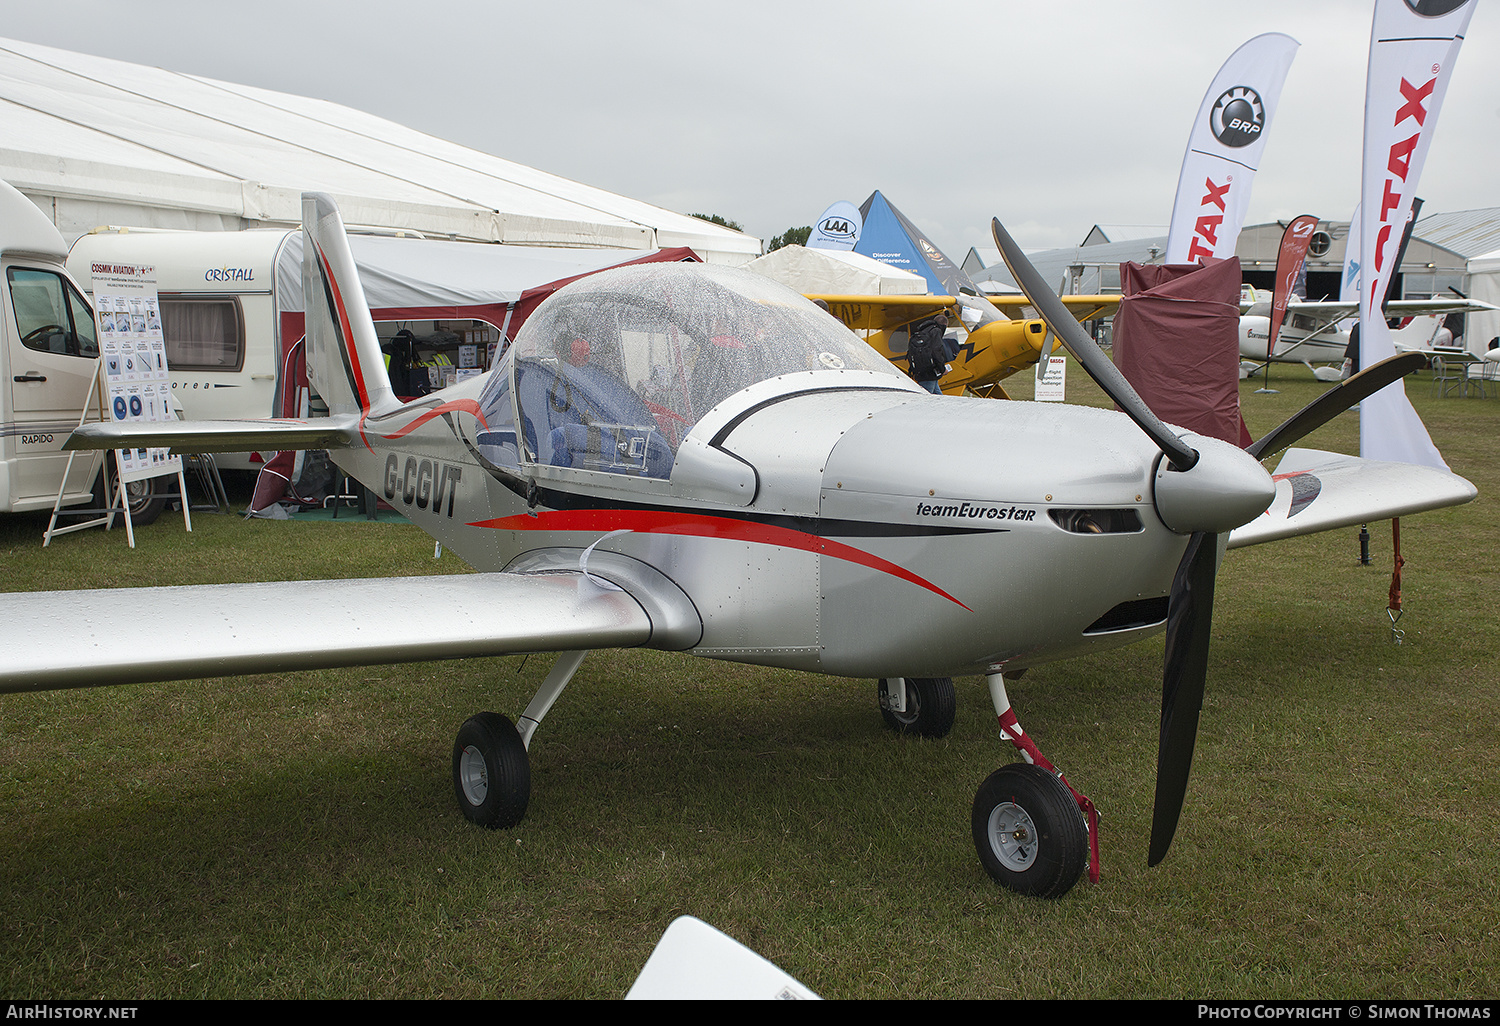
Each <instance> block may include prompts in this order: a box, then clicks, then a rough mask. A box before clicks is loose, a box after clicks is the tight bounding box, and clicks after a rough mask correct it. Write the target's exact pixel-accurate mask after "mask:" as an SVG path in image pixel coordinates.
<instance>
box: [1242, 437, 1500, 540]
mask: <svg viewBox="0 0 1500 1026" xmlns="http://www.w3.org/2000/svg"><path fill="white" fill-rule="evenodd" d="M1272 477H1273V479H1274V480H1275V481H1276V498H1275V499H1273V500H1272V502H1271V507H1270V509H1268V510H1266V511H1265V512H1264V513H1262V514H1261V515H1260V516H1258V517H1256V518H1255V519H1254V520H1252V521H1250V523H1248V524H1246V525H1245V526H1243V527H1240V528H1238V529H1236V530H1235V531H1234V532H1233V533H1232V534H1230V536H1229V546H1228V547H1229V548H1231V549H1235V548H1239V547H1240V546H1242V545H1257V544H1259V543H1261V542H1268V541H1275V540H1277V539H1279V538H1291V537H1294V536H1296V535H1302V534H1315V533H1317V532H1318V531H1328V530H1332V529H1333V528H1336V527H1348V526H1350V525H1352V524H1364V523H1369V522H1370V521H1372V520H1388V519H1390V518H1391V517H1400V516H1406V515H1407V514H1410V513H1420V512H1422V511H1423V510H1429V509H1441V508H1442V507H1444V506H1457V505H1459V504H1460V503H1465V502H1468V501H1469V500H1470V499H1473V498H1474V497H1475V496H1476V495H1478V494H1479V490H1478V489H1477V488H1475V487H1474V486H1473V485H1472V484H1470V483H1469V482H1468V481H1466V480H1465V479H1463V478H1461V477H1459V476H1458V475H1457V474H1452V473H1449V472H1448V471H1446V470H1437V469H1435V468H1433V467H1423V466H1418V465H1417V464H1414V463H1386V462H1382V461H1380V460H1367V459H1361V458H1360V457H1358V456H1345V455H1343V454H1341V453H1334V452H1320V451H1319V450H1317V449H1288V450H1287V451H1286V455H1285V456H1283V457H1282V458H1281V463H1280V464H1278V465H1277V467H1276V472H1275V473H1274V474H1272Z"/></svg>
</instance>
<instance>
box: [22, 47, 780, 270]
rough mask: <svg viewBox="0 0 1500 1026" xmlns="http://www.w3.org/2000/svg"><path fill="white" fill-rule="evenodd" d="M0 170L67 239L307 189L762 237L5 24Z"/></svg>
mask: <svg viewBox="0 0 1500 1026" xmlns="http://www.w3.org/2000/svg"><path fill="white" fill-rule="evenodd" d="M0 179H4V180H5V181H8V182H10V183H11V184H12V185H14V186H15V187H16V188H17V189H19V190H20V191H21V192H23V193H24V194H26V195H27V196H29V197H30V198H31V199H32V200H33V201H34V202H35V203H36V204H37V205H38V206H40V207H41V208H42V210H43V211H44V212H46V213H48V214H50V215H51V217H52V220H53V223H55V224H56V225H57V227H58V229H59V230H60V231H61V232H62V233H63V235H64V237H65V238H67V240H68V241H69V242H70V243H71V242H72V241H73V240H74V239H76V238H77V237H78V236H80V235H82V234H85V233H86V232H88V231H89V230H90V229H92V228H94V227H96V226H98V225H102V224H117V225H131V226H135V227H147V228H192V229H200V230H202V229H211V230H221V229H228V230H238V229H243V228H256V227H293V226H295V225H297V224H299V223H300V222H301V217H302V206H301V200H300V196H301V194H302V192H304V191H308V190H316V191H321V192H328V193H331V194H332V195H333V196H334V197H335V198H336V199H337V200H338V202H339V205H340V207H341V209H342V212H343V215H344V220H345V222H346V223H348V224H350V225H360V226H373V227H378V228H387V229H397V230H406V231H415V232H420V233H422V234H423V235H426V236H428V237H436V238H446V239H461V240H469V241H477V242H502V243H511V244H517V245H525V246H568V247H588V248H593V247H601V248H613V249H639V250H649V249H657V248H665V247H674V246H690V247H692V248H693V250H694V251H695V252H697V253H698V255H699V256H700V257H702V258H703V259H705V260H708V261H711V262H716V263H731V264H739V263H744V262H745V261H748V260H751V259H753V258H755V257H757V256H759V255H760V240H759V239H756V238H753V237H751V236H748V235H744V234H742V233H740V232H735V231H731V230H729V229H727V228H722V227H720V226H718V225H714V224H710V223H708V222H706V221H702V220H699V219H697V218H693V217H689V216H688V215H686V214H679V213H675V212H673V211H670V210H664V209H662V208H660V207H656V206H652V205H651V204H649V203H643V202H640V201H638V200H633V199H629V198H628V197H625V196H618V195H615V194H613V193H609V192H605V191H604V190H602V189H595V188H592V187H590V186H587V185H582V184H580V183H578V182H572V181H569V180H567V179H565V178H559V177H557V176H556V175H550V174H547V173H545V172H543V171H538V170H536V169H534V168H530V167H526V166H524V165H521V164H516V163H514V162H512V161H508V160H503V159H501V158H500V157H495V156H492V155H490V154H487V153H481V152H479V151H477V150H472V149H468V148H467V147H464V146H459V145H457V144H455V143H451V142H447V141H446V140H443V139H438V138H435V137H433V136H430V135H424V134H423V133H421V132H417V131H413V130H412V129H409V128H406V127H404V126H402V125H398V124H396V123H394V122H391V121H386V120H384V119H382V118H378V117H375V116H374V115H371V114H366V113H363V112H361V111H357V110H354V109H352V108H349V107H344V106H341V105H339V104H336V103H329V102H327V101H324V100H316V99H310V98H308V97H303V96H293V95H291V94H288V93H277V92H272V91H269V90H266V89H257V88H252V87H250V86H241V85H234V84H231V83H228V82H218V81H215V80H213V79H208V78H202V77H199V76H196V75H184V74H179V73H177V72H172V71H166V70H163V69H161V68H150V67H145V66H143V65H139V64H130V63H127V62H125V61H119V60H114V59H111V58H107V57H94V56H90V55H87V54H80V53H73V52H70V51H67V50H58V49H54V48H52V47H46V46H37V45H35V44H31V43H24V42H19V41H17V40H11V39H0Z"/></svg>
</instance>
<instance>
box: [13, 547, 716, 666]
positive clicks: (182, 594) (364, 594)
mask: <svg viewBox="0 0 1500 1026" xmlns="http://www.w3.org/2000/svg"><path fill="white" fill-rule="evenodd" d="M597 581H598V578H597V577H594V576H589V575H585V574H583V573H580V572H578V571H571V572H569V571H563V572H550V573H529V574H519V573H485V574H460V575H456V576H438V577H393V578H384V579H366V580H338V581H285V582H276V583H262V584H213V585H192V586H184V587H175V588H115V589H103V590H97V591H55V592H40V593H39V592H20V593H16V594H0V622H3V623H5V624H7V629H8V633H9V637H10V638H11V639H13V640H12V643H10V644H8V645H7V646H6V655H5V659H4V660H0V692H13V691H43V690H49V689H53V688H69V687H93V686H97V685H101V684H128V683H141V682H145V681H160V680H183V679H189V678H197V677H216V676H225V675H230V674H244V673H279V672H282V671H288V670H309V669H320V668H326V667H333V666H363V665H372V664H380V663H393V662H416V661H421V660H428V659H458V658H467V657H474V656H491V655H502V654H505V653H508V652H556V651H577V650H581V649H590V648H604V647H614V646H636V645H645V644H648V643H651V642H652V640H653V622H652V621H653V616H652V614H650V613H648V612H647V611H646V608H643V604H642V602H638V601H636V599H634V598H632V597H631V593H630V592H627V591H623V590H620V589H619V588H618V587H613V586H611V585H609V584H608V583H604V584H600V583H596V582H597ZM652 604H653V603H652V601H651V597H650V596H646V601H645V605H646V606H651V605H652ZM657 619H658V620H660V619H663V618H662V617H661V616H660V614H657ZM662 627H663V624H661V623H658V624H657V625H656V631H655V633H656V634H658V635H661V634H663V633H665V634H668V635H670V634H671V630H670V628H668V629H667V630H665V631H663V630H662ZM700 629H701V628H700ZM18 641H24V643H18ZM657 641H658V643H659V642H660V641H661V638H660V637H658V639H657ZM661 647H677V646H676V645H673V644H667V645H664V646H661Z"/></svg>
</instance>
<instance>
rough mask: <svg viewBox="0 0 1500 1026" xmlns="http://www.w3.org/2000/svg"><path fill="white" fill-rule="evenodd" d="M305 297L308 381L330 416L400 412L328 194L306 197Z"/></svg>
mask: <svg viewBox="0 0 1500 1026" xmlns="http://www.w3.org/2000/svg"><path fill="white" fill-rule="evenodd" d="M302 294H303V306H304V308H305V310H306V316H307V376H308V379H309V380H310V381H311V382H312V386H313V388H314V389H316V390H317V393H318V395H320V396H322V397H323V401H324V402H326V403H327V404H328V411H329V412H330V413H334V414H338V413H362V412H367V411H371V410H374V411H376V412H380V411H383V410H386V409H391V408H393V407H395V406H398V405H399V404H400V401H399V400H398V399H397V398H396V395H395V393H394V392H392V391H391V386H390V380H389V378H387V377H386V370H385V359H384V357H383V356H382V355H381V352H380V340H379V339H378V338H377V337H376V335H375V323H374V321H373V320H371V318H370V308H369V306H368V305H367V304H366V303H365V292H364V288H363V287H362V286H361V285H360V283H359V271H358V270H357V269H356V268H355V266H354V256H353V254H352V253H350V251H349V237H348V235H347V234H346V233H345V232H344V219H343V218H342V217H340V216H339V208H338V206H337V205H336V204H335V203H334V201H333V197H331V196H329V195H327V194H326V193H321V192H305V193H303V194H302Z"/></svg>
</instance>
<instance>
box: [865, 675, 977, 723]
mask: <svg viewBox="0 0 1500 1026" xmlns="http://www.w3.org/2000/svg"><path fill="white" fill-rule="evenodd" d="M877 691H878V694H879V697H880V716H881V718H882V719H884V720H885V725H886V726H887V727H890V728H891V729H892V730H894V731H895V732H896V733H898V734H920V735H921V736H922V737H947V736H948V731H950V730H952V729H953V713H954V710H956V709H957V708H958V695H957V693H956V692H955V691H954V690H953V678H952V677H908V678H906V712H896V711H895V710H894V709H892V708H891V705H892V701H891V693H890V685H889V684H888V683H887V680H886V678H885V677H882V678H880V685H879V687H878V689H877Z"/></svg>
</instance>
